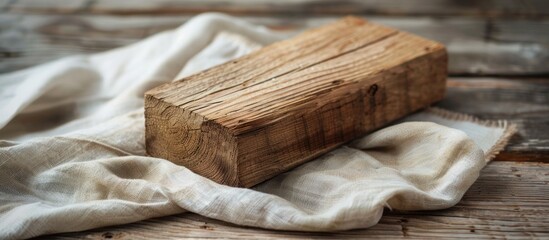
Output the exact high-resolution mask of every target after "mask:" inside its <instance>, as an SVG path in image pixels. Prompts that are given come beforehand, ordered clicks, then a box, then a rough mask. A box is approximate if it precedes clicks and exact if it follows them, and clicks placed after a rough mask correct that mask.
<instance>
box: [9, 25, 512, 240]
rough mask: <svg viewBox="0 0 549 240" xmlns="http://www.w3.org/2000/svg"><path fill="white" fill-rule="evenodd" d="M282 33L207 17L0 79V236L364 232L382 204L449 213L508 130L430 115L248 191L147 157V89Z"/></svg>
mask: <svg viewBox="0 0 549 240" xmlns="http://www.w3.org/2000/svg"><path fill="white" fill-rule="evenodd" d="M291 34H293V33H284V34H282V33H277V32H271V31H269V30H267V29H266V28H264V27H259V26H254V25H251V24H249V23H246V22H244V21H242V20H240V19H238V18H233V17H229V16H225V15H221V14H203V15H199V16H197V17H195V18H193V19H192V20H190V21H189V22H187V23H186V24H184V25H182V26H181V27H179V28H178V29H175V30H172V31H166V32H163V33H159V34H156V35H153V36H151V37H149V38H147V39H144V40H142V41H141V42H138V43H135V44H132V45H129V46H126V47H122V48H119V49H114V50H111V51H107V52H104V53H98V54H92V55H81V56H74V57H68V58H64V59H60V60H57V61H54V62H51V63H46V64H43V65H39V66H36V67H32V68H29V69H25V70H21V71H17V72H14V73H9V74H4V75H0V89H1V90H0V111H1V112H3V113H4V114H3V115H1V116H0V139H1V140H0V238H2V239H16V238H30V237H33V236H38V235H43V234H49V233H59V232H71V231H81V230H86V229H91V228H97V227H101V226H109V225H116V224H124V223H130V222H135V221H139V220H143V219H147V218H152V217H158V216H165V215H170V214H177V213H181V212H184V211H191V212H195V213H198V214H200V215H203V216H207V217H211V218H215V219H220V220H224V221H228V222H232V223H235V224H239V225H245V226H255V227H262V228H270V229H283V230H298V231H332V230H346V229H354V228H365V227H370V226H373V225H375V224H376V223H377V222H378V221H379V219H380V218H381V216H382V213H383V209H384V207H390V208H391V209H397V210H432V209H443V208H448V207H451V206H453V205H455V204H456V203H457V202H459V200H460V199H461V197H462V196H463V194H464V193H465V192H466V191H467V189H468V188H469V187H470V186H471V185H472V184H473V182H474V181H475V180H476V179H477V177H478V176H479V174H480V171H481V169H482V168H483V167H484V166H485V165H486V164H487V161H488V160H489V159H491V158H493V157H494V156H495V154H497V152H498V151H499V150H501V149H502V148H503V146H505V144H506V141H507V140H508V138H509V137H510V135H511V134H512V133H513V132H514V131H516V130H515V127H514V126H513V125H508V124H506V123H505V122H503V121H500V122H493V121H481V120H478V119H474V118H472V117H469V116H467V115H463V114H457V113H451V112H448V111H445V110H441V109H429V110H426V111H423V112H419V113H416V114H414V115H411V116H409V117H407V118H405V119H403V120H401V121H400V122H399V123H395V124H394V125H392V126H388V127H386V128H383V129H380V130H378V131H375V132H373V133H371V134H369V135H367V136H364V137H362V138H360V139H357V140H356V141H354V142H352V143H349V144H348V145H346V146H342V147H340V148H338V149H335V150H333V151H331V152H329V153H327V154H325V155H323V156H321V157H319V158H318V159H315V160H313V161H311V162H308V163H306V164H303V165H301V166H299V167H297V168H295V169H293V170H291V171H289V172H287V173H284V174H281V175H279V176H277V177H275V178H273V179H271V180H268V181H266V182H264V183H262V184H260V185H258V186H256V187H254V188H252V189H244V188H233V187H229V186H225V185H220V184H217V183H215V182H212V181H210V180H209V179H206V178H204V177H202V176H199V175H196V174H195V173H193V172H191V171H190V170H188V169H186V168H185V167H182V166H177V165H175V164H173V163H171V162H169V161H167V160H164V159H158V158H153V157H149V156H147V155H146V152H145V140H144V139H145V136H144V116H143V94H144V92H145V91H146V90H148V89H150V88H152V87H154V86H157V85H159V84H162V83H166V82H169V81H173V80H176V79H179V78H181V77H183V76H188V75H190V74H192V73H195V72H197V71H200V70H204V69H206V68H209V67H212V66H215V65H217V64H220V63H223V62H225V61H228V60H231V59H234V58H237V57H240V56H242V55H245V54H247V53H249V52H251V51H253V50H255V49H257V48H259V47H261V46H263V45H266V44H269V43H271V42H274V41H277V40H280V39H283V38H285V37H287V36H290V35H291Z"/></svg>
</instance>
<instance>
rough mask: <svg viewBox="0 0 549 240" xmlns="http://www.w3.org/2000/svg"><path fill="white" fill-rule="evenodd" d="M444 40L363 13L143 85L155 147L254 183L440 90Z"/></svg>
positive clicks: (227, 180) (150, 144)
mask: <svg viewBox="0 0 549 240" xmlns="http://www.w3.org/2000/svg"><path fill="white" fill-rule="evenodd" d="M446 76H447V54H446V50H445V48H444V46H443V45H441V44H439V43H436V42H433V41H430V40H427V39H423V38H421V37H418V36H414V35H412V34H409V33H405V32H401V31H397V30H395V29H391V28H387V27H384V26H380V25H377V24H372V23H369V22H367V21H365V20H362V19H360V18H355V17H346V18H343V19H341V20H339V21H337V22H335V23H332V24H329V25H326V26H323V27H320V28H316V29H312V30H309V31H306V32H304V33H302V34H300V35H298V36H296V37H294V38H292V39H289V40H285V41H280V42H277V43H274V44H272V45H269V46H267V47H264V48H262V49H260V50H257V51H255V52H253V53H251V54H249V55H246V56H243V57H241V58H238V59H236V60H233V61H230V62H227V63H225V64H222V65H219V66H216V67H213V68H211V69H208V70H206V71H203V72H200V73H198V74H195V75H192V76H190V77H187V78H184V79H181V80H178V81H175V82H172V83H168V84H164V85H161V86H159V87H157V88H154V89H152V90H150V91H148V92H147V93H146V94H145V125H146V145H147V152H148V154H150V155H151V156H154V157H159V158H164V159H168V160H170V161H172V162H174V163H176V164H179V165H183V166H185V167H187V168H189V169H190V170H192V171H194V172H195V173H198V174H200V175H202V176H205V177H208V178H210V179H212V180H214V181H216V182H218V183H223V184H227V185H231V186H239V187H251V186H253V185H256V184H258V183H260V182H262V181H265V180H267V179H269V178H272V177H274V176H276V175H277V174H280V173H283V172H285V171H287V170H289V169H291V168H294V167H296V166H298V165H300V164H302V163H304V162H306V161H308V160H311V159H313V158H315V157H318V156H319V155H321V154H323V153H326V152H328V151H330V150H332V149H334V148H336V147H338V146H340V145H342V144H343V143H346V142H348V141H350V140H352V139H355V138H357V137H360V136H363V135H364V134H366V133H368V132H370V131H372V130H374V129H377V128H380V127H382V126H385V125H387V124H388V123H390V122H392V121H394V120H396V119H398V118H401V117H403V116H405V115H406V114H409V113H411V112H414V111H417V110H419V109H421V108H424V107H427V106H429V105H430V104H432V103H433V102H436V101H438V100H441V99H442V98H443V96H444V93H445V88H446Z"/></svg>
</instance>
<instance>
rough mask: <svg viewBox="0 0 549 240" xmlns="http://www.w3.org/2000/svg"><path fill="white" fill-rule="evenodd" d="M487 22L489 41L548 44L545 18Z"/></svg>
mask: <svg viewBox="0 0 549 240" xmlns="http://www.w3.org/2000/svg"><path fill="white" fill-rule="evenodd" d="M488 24H489V25H488V27H487V31H488V38H489V40H491V41H499V42H531V43H542V44H549V21H547V20H545V21H543V20H537V21H535V20H494V21H489V22H488Z"/></svg>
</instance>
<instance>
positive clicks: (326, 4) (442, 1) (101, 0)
mask: <svg viewBox="0 0 549 240" xmlns="http://www.w3.org/2000/svg"><path fill="white" fill-rule="evenodd" d="M76 5H81V6H82V7H81V8H79V9H76V8H75V7H74V6H76ZM548 9H549V4H548V3H547V1H544V0H528V1H520V0H497V1H452V0H405V1H402V0H383V1H379V0H338V1H327V0H278V1H271V0H254V1H249V0H208V1H201V0H184V1H181V0H155V1H148V0H127V1H110V0H17V1H13V2H12V3H11V4H10V6H9V10H11V11H17V12H44V11H47V12H58V13H71V12H80V11H86V12H90V13H94V14H157V15H160V14H197V13H201V12H206V11H215V12H226V13H230V14H248V15H281V14H283V15H291V16H295V15H333V14H343V15H346V14H369V15H395V16H403V15H404V16H410V15H413V16H422V15H430V16H433V15H434V16H456V15H457V16H482V17H491V18H501V17H537V18H539V17H544V16H547V15H549V10H548Z"/></svg>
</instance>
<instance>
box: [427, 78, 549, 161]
mask: <svg viewBox="0 0 549 240" xmlns="http://www.w3.org/2000/svg"><path fill="white" fill-rule="evenodd" d="M437 106H439V107H442V108H446V109H449V110H453V111H457V112H463V113H469V114H472V115H475V116H478V117H480V118H483V119H506V120H509V121H510V122H512V123H515V124H517V126H518V134H516V135H515V136H514V137H513V138H511V141H510V143H509V145H508V146H507V147H506V149H505V151H504V152H502V153H501V154H500V155H498V156H497V158H496V160H504V161H543V162H549V134H548V133H549V79H547V78H542V79H514V80H511V79H496V78H452V79H451V80H449V81H448V92H447V94H446V97H445V98H444V100H443V101H441V102H440V103H439V104H437Z"/></svg>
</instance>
